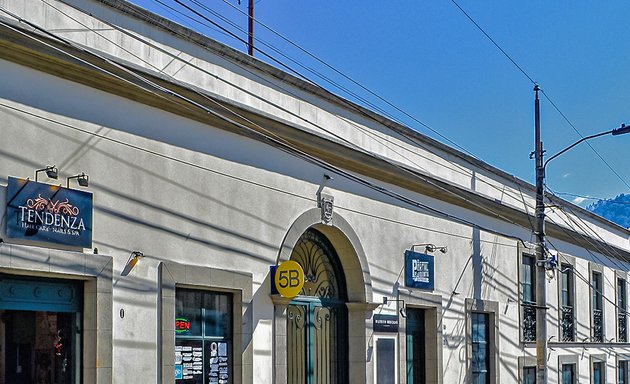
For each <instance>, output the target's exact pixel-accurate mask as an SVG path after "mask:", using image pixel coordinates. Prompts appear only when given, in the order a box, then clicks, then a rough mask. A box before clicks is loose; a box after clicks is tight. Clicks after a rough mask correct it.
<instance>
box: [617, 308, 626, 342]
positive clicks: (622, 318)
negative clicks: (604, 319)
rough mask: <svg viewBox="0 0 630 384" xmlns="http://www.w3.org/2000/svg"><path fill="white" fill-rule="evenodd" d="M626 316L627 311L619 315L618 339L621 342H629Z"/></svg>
mask: <svg viewBox="0 0 630 384" xmlns="http://www.w3.org/2000/svg"><path fill="white" fill-rule="evenodd" d="M626 317H627V314H626V313H625V312H624V313H619V314H618V315H617V330H618V332H617V333H618V335H617V340H618V341H619V342H620V343H627V342H628V320H627V318H626Z"/></svg>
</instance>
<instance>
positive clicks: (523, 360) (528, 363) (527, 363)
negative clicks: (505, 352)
mask: <svg viewBox="0 0 630 384" xmlns="http://www.w3.org/2000/svg"><path fill="white" fill-rule="evenodd" d="M529 368H534V375H536V373H537V372H536V369H537V366H536V357H535V356H519V357H518V383H519V384H524V383H525V370H526V369H529ZM535 377H536V376H534V378H535Z"/></svg>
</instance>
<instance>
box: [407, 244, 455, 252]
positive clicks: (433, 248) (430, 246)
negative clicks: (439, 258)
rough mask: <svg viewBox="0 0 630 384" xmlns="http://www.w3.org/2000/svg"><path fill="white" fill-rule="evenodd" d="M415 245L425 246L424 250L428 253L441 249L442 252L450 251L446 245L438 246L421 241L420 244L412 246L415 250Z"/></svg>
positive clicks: (416, 245)
mask: <svg viewBox="0 0 630 384" xmlns="http://www.w3.org/2000/svg"><path fill="white" fill-rule="evenodd" d="M415 247H424V250H425V252H427V253H433V252H435V251H440V252H442V253H446V252H448V247H447V246H446V245H444V246H438V245H435V244H432V243H420V244H413V245H412V246H411V250H412V251H413V250H414V248H415Z"/></svg>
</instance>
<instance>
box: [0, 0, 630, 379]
mask: <svg viewBox="0 0 630 384" xmlns="http://www.w3.org/2000/svg"><path fill="white" fill-rule="evenodd" d="M0 48H1V49H0V69H1V73H2V80H1V81H0V200H1V201H3V204H2V208H0V216H1V217H2V223H1V230H0V231H1V234H0V237H1V238H2V242H1V243H0V292H2V293H1V294H0V320H1V321H0V347H1V348H0V384H5V383H6V384H8V383H17V382H19V383H30V382H33V383H35V382H51V383H131V382H134V381H137V380H139V379H140V380H142V381H143V382H155V383H177V384H188V383H203V384H205V383H234V384H239V383H257V384H258V383H292V384H298V383H299V384H302V383H309V384H311V383H346V382H349V383H378V384H385V383H459V382H470V383H531V382H533V381H530V380H531V379H532V377H533V376H532V375H534V376H535V366H536V359H535V356H536V349H535V343H534V340H535V331H534V330H535V315H533V316H532V313H534V314H535V310H536V307H535V306H534V305H533V304H534V303H533V302H534V298H535V285H536V284H535V258H534V256H532V255H533V249H532V242H533V241H535V237H534V236H533V230H532V224H531V223H532V222H533V220H534V218H533V211H534V210H533V207H534V205H535V204H534V194H535V190H534V188H533V187H532V186H531V185H530V184H528V183H526V182H524V181H521V180H519V179H516V178H515V177H513V176H511V175H509V174H506V173H505V172H503V171H501V170H498V169H496V168H494V167H492V166H490V165H488V164H485V163H483V162H481V161H479V160H477V159H474V158H472V157H470V156H468V155H466V154H463V153H461V152H459V151H457V150H455V149H452V148H449V147H447V146H445V145H443V144H441V143H439V142H436V141H434V140H432V139H430V138H428V137H425V136H423V135H421V134H418V133H417V132H414V131H412V130H411V129H409V128H407V127H404V126H401V125H399V124H397V123H395V122H393V121H390V120H388V119H386V118H385V117H382V116H379V115H377V114H375V113H373V112H371V111H368V110H366V109H364V108H362V107H359V106H357V105H355V104H353V103H352V102H350V101H347V100H343V99H341V98H339V97H337V96H335V95H333V94H331V93H329V92H327V91H325V90H322V89H321V88H318V87H316V86H314V85H312V84H310V83H308V82H305V81H303V80H300V79H298V78H295V77H294V76H292V75H290V74H288V73H285V72H282V71H280V70H278V69H276V68H274V67H272V66H269V65H267V64H265V63H263V62H260V61H258V60H256V59H254V58H251V57H249V56H247V55H245V54H243V53H240V52H237V51H235V50H233V49H231V48H229V47H226V46H224V45H222V44H220V43H217V42H215V41H212V40H210V39H207V38H205V37H203V36H201V35H198V34H197V33H195V32H193V31H191V30H188V29H186V28H184V27H181V26H179V25H177V24H175V23H173V22H171V21H168V20H165V19H163V18H161V17H159V16H157V15H154V14H151V13H149V12H147V11H146V10H143V9H141V8H138V7H136V6H134V5H131V4H128V3H126V2H124V1H121V0H90V1H85V0H83V1H80V0H65V1H55V0H37V1H33V2H24V1H18V0H0ZM53 165H54V166H55V167H54V168H56V173H57V175H56V176H57V179H55V178H51V177H50V176H55V172H54V171H53V169H52V168H49V169H48V172H47V171H46V168H47V167H49V166H53ZM36 170H40V172H39V173H35V171H36ZM86 175H87V176H86ZM67 178H69V179H68V180H67V181H66V179H67ZM79 182H81V184H83V186H82V185H80V184H79ZM549 202H550V204H549V206H550V207H551V208H549V209H548V222H547V231H548V236H549V248H550V249H552V251H553V252H552V253H553V254H555V255H557V260H558V268H557V269H556V270H555V271H553V272H552V271H550V272H549V279H548V281H547V283H546V288H547V297H548V310H547V312H548V316H547V329H548V331H547V333H548V336H549V346H550V348H549V351H548V352H549V357H548V359H547V362H548V366H549V373H548V376H549V381H550V382H551V383H577V382H582V383H585V382H595V383H596V382H601V383H613V382H614V383H617V382H618V383H625V382H627V375H628V369H630V368H629V367H628V361H630V343H628V334H627V321H628V320H627V318H626V312H625V311H626V308H627V294H628V274H627V271H628V270H629V269H630V264H629V263H628V262H629V261H630V244H629V243H628V238H629V234H630V232H629V231H628V230H627V229H624V228H621V227H618V226H616V225H614V224H612V223H610V222H608V221H606V220H604V219H602V218H599V217H598V216H595V215H594V214H591V213H589V212H587V211H585V210H583V209H581V208H579V207H577V206H574V205H572V204H570V203H568V202H566V201H562V200H560V199H556V198H550V200H549ZM81 220H83V221H81ZM81 223H83V225H81ZM289 260H292V261H295V262H297V263H298V265H300V267H301V268H302V270H303V272H304V276H305V283H304V286H303V288H301V290H300V291H299V293H298V295H297V296H295V297H285V296H283V295H282V294H281V293H279V291H282V289H280V290H278V287H277V286H276V283H275V281H276V280H277V279H276V277H278V278H280V277H281V276H287V279H288V277H289V276H290V275H288V274H287V275H279V276H275V273H277V270H276V268H280V266H282V263H283V262H285V261H289ZM287 265H288V264H287ZM274 271H275V272H274ZM280 281H282V280H280ZM287 282H288V280H287ZM532 321H533V323H532ZM532 332H534V333H532ZM597 380H600V381H597Z"/></svg>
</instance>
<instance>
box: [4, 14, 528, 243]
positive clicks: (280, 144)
mask: <svg viewBox="0 0 630 384" xmlns="http://www.w3.org/2000/svg"><path fill="white" fill-rule="evenodd" d="M0 10H2V11H3V12H5V13H7V14H9V15H11V16H12V17H16V18H18V19H20V20H21V21H24V22H26V23H28V24H29V25H30V26H31V27H33V28H35V29H37V30H39V31H41V32H44V33H46V34H49V35H52V36H55V34H54V33H52V32H49V31H46V30H44V29H43V28H41V27H39V26H37V25H35V24H34V23H31V22H28V21H27V20H24V19H21V18H19V17H17V16H16V15H13V14H12V13H11V12H9V11H7V10H5V9H4V8H1V7H0ZM0 23H1V24H3V25H5V26H6V27H8V28H10V29H12V30H14V31H16V32H18V33H20V34H22V35H25V36H27V37H29V38H31V39H33V40H35V41H38V42H40V43H42V44H46V45H48V46H50V45H49V44H47V43H45V42H42V41H40V40H39V39H36V38H34V37H33V36H30V35H28V34H25V33H23V32H21V31H18V30H16V29H15V28H13V27H11V26H10V25H8V24H6V23H5V22H4V21H0ZM58 39H59V40H61V41H63V40H64V39H62V38H59V37H58ZM66 44H67V45H69V46H71V47H73V48H75V49H79V50H80V51H82V52H85V53H87V54H90V55H92V56H95V57H97V58H99V59H101V60H103V61H105V62H108V63H110V64H112V65H115V66H117V68H119V69H121V70H122V71H124V72H126V73H129V74H131V75H132V76H134V77H136V78H138V79H142V80H143V81H144V82H145V83H146V84H148V85H151V86H152V87H155V88H157V89H158V90H160V91H161V92H166V93H168V94H169V95H171V96H174V97H177V98H179V99H181V100H182V101H185V102H187V103H190V104H191V105H193V106H194V107H197V108H200V109H202V110H204V111H206V112H207V113H210V114H212V115H213V116H215V117H217V118H220V119H222V120H224V121H226V122H228V123H230V124H232V125H235V126H237V127H239V128H242V129H245V130H247V131H249V132H251V133H254V134H256V135H258V136H261V137H262V138H263V139H265V140H264V141H265V142H267V143H268V144H270V145H272V146H273V147H275V148H276V149H279V150H282V151H283V152H286V153H288V154H290V155H293V156H295V157H298V158H300V159H302V160H305V161H307V162H309V163H312V164H314V165H319V166H320V167H322V168H324V169H326V170H329V171H332V172H334V173H336V174H338V175H340V176H343V177H345V178H347V179H349V180H351V181H354V182H357V183H358V184H360V185H363V186H365V187H368V188H370V189H373V190H375V191H377V192H380V193H382V194H384V195H386V196H389V197H391V198H394V199H396V200H399V201H401V202H404V203H406V204H408V205H410V206H413V207H416V208H420V209H422V210H425V211H427V212H430V213H433V214H436V215H437V216H439V217H442V218H444V219H449V220H452V221H454V222H457V223H460V224H464V225H468V226H471V227H473V228H478V229H480V230H483V231H485V232H487V233H492V234H496V235H500V236H503V237H507V238H512V239H517V240H520V241H521V242H522V239H520V238H518V237H517V236H514V235H510V234H505V233H502V232H499V231H495V230H493V229H490V228H486V227H483V226H481V225H479V224H476V223H474V222H471V221H469V220H466V219H463V218H460V217H458V216H455V215H452V214H449V213H447V212H444V211H441V210H438V209H436V208H432V207H430V206H427V205H426V204H422V203H420V202H417V201H415V200H413V199H411V198H408V197H406V196H404V195H401V194H400V193H397V192H394V191H391V190H389V189H387V188H385V187H382V186H378V185H375V184H373V183H372V182H370V181H368V180H366V179H364V178H361V177H360V176H357V175H354V174H352V173H350V172H348V171H345V170H343V169H341V168H338V167H336V166H334V165H331V164H329V163H327V162H325V161H323V160H321V159H318V158H316V157H314V156H312V155H310V154H307V153H305V152H303V151H301V150H299V149H297V148H294V147H293V146H291V145H290V144H289V143H285V142H284V140H283V139H281V138H274V137H271V136H268V135H266V134H264V133H262V132H260V131H257V130H254V129H253V128H251V127H248V126H246V125H243V124H240V123H238V122H236V121H234V120H232V119H230V118H228V117H226V116H224V115H222V114H220V113H218V112H216V111H213V110H211V109H209V108H207V107H205V106H203V105H201V104H199V103H197V102H195V101H193V100H190V99H188V98H186V97H185V96H182V95H180V94H178V93H176V92H174V91H172V90H169V89H166V88H164V87H162V86H159V85H157V84H155V83H154V82H152V81H150V80H147V79H145V78H144V77H142V76H140V75H138V74H136V73H131V72H132V71H130V70H128V69H126V68H124V67H122V66H120V65H118V64H116V63H112V62H111V60H109V59H107V58H104V57H102V56H100V55H99V54H96V53H94V52H92V51H90V50H87V49H85V48H81V47H77V46H75V45H74V44H73V43H70V42H67V43H66ZM51 48H55V47H52V46H51ZM57 49H58V48H57ZM58 50H60V51H62V52H63V53H65V54H66V55H68V56H69V57H72V58H74V59H78V60H81V59H80V58H78V57H76V55H73V54H72V53H69V52H67V51H64V50H62V49H58ZM91 65H93V66H95V67H96V68H100V67H98V66H97V65H95V64H91ZM131 84H133V85H135V86H137V87H140V88H142V89H145V90H146V88H145V87H142V86H141V85H139V84H135V83H131ZM170 102H173V101H170ZM215 103H217V104H221V103H219V102H216V101H215ZM223 108H225V109H227V110H228V111H229V108H227V107H225V106H223ZM231 112H232V113H234V114H235V115H237V116H238V114H236V113H235V112H233V111H231ZM240 117H241V118H244V117H242V116H240ZM246 120H247V119H246ZM247 121H248V122H249V123H251V124H253V125H256V126H257V127H258V128H260V129H262V130H263V131H266V132H268V133H270V134H271V135H272V136H275V134H273V133H271V132H269V131H268V130H266V129H265V128H262V127H260V126H259V125H257V124H255V123H253V122H251V121H249V120H247Z"/></svg>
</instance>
